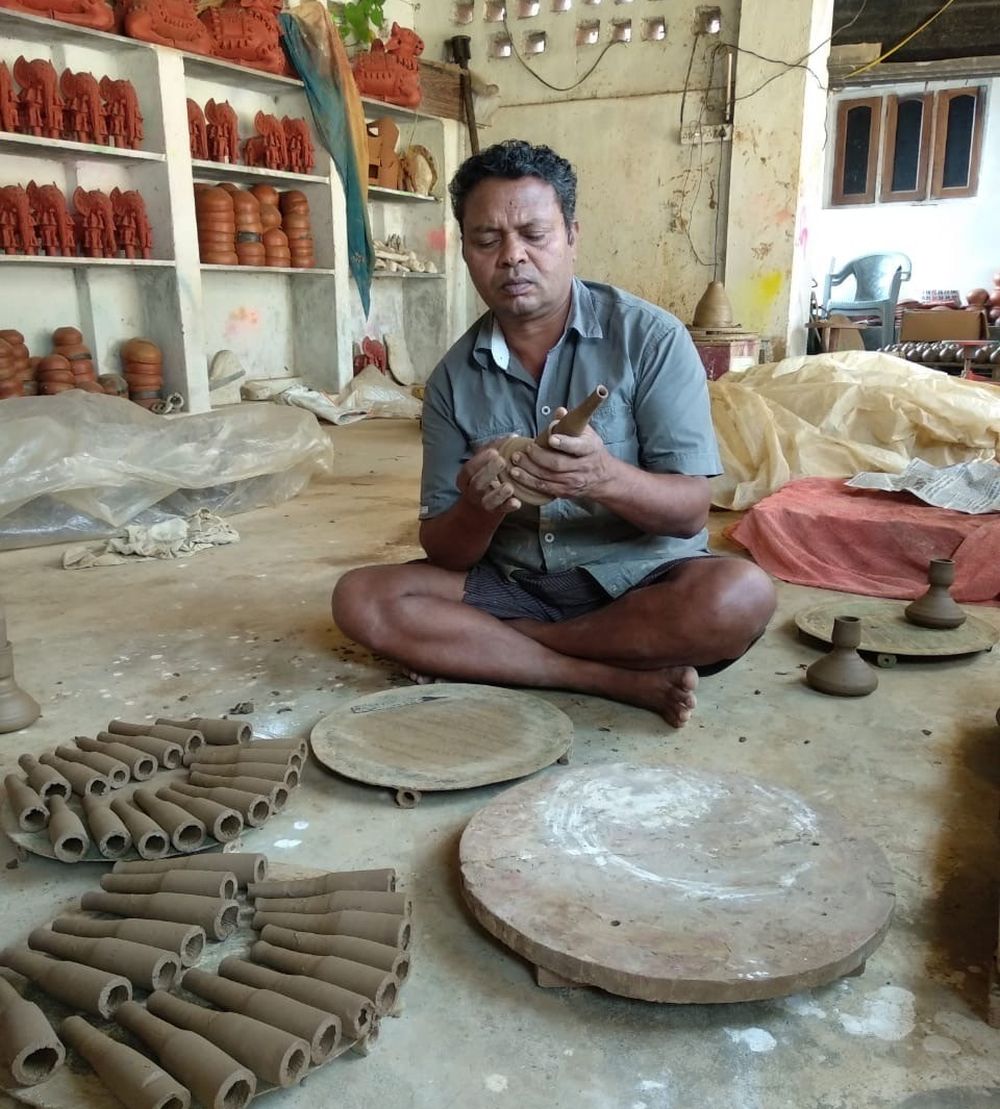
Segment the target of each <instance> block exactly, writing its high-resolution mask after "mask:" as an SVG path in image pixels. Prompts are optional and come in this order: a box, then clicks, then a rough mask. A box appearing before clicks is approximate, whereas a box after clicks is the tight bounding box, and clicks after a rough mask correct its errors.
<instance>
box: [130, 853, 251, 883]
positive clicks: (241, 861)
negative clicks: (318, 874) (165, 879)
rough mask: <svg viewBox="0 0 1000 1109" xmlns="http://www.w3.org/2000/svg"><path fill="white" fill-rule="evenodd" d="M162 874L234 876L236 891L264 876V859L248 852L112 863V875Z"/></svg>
mask: <svg viewBox="0 0 1000 1109" xmlns="http://www.w3.org/2000/svg"><path fill="white" fill-rule="evenodd" d="M165 870H215V871H220V870H221V871H223V872H225V873H229V874H234V875H235V876H236V881H237V882H238V883H239V884H240V887H241V888H242V887H245V886H246V885H248V884H249V883H250V882H262V881H263V880H264V878H265V876H266V875H267V856H266V855H258V854H256V853H254V852H249V851H227V852H226V853H225V854H224V855H191V856H186V857H184V858H180V859H163V860H160V861H157V862H132V861H129V862H120V863H115V866H114V870H113V873H114V874H162V873H163V872H164V871H165Z"/></svg>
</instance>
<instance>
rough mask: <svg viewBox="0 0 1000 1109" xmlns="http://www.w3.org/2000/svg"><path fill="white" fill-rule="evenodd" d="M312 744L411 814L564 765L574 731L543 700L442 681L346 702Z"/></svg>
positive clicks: (338, 768)
mask: <svg viewBox="0 0 1000 1109" xmlns="http://www.w3.org/2000/svg"><path fill="white" fill-rule="evenodd" d="M310 740H311V744H312V750H313V754H314V755H315V756H316V758H317V759H318V760H319V761H320V762H321V763H323V765H324V766H326V767H329V769H330V770H333V771H335V772H336V773H337V774H343V775H344V777H345V778H353V779H354V780H355V781H359V782H366V783H368V784H369V785H379V786H389V787H390V788H392V789H395V790H397V795H396V801H397V803H398V804H399V805H401V806H403V807H406V808H410V807H412V806H413V805H414V804H416V803H417V801H419V800H420V795H421V793H422V792H430V791H435V790H451V789H470V788H472V787H473V786H484V785H490V784H492V783H494V782H509V781H510V780H511V779H513V778H523V777H524V776H525V775H527V774H534V773H535V771H536V770H541V769H542V768H543V767H545V766H549V765H551V764H552V763H554V762H556V761H558V760H560V759H564V758H565V755H566V752H567V751H568V750H569V748H570V744H571V743H572V742H573V724H572V722H571V721H570V719H569V717H568V716H567V715H566V714H565V713H564V712H561V711H560V710H559V709H557V708H555V706H553V705H551V704H549V702H548V701H545V700H543V699H542V698H541V697H533V696H531V695H529V694H527V693H516V692H513V691H512V690H508V689H497V688H495V687H493V686H486V685H464V684H457V683H445V682H441V683H437V684H434V685H413V686H407V687H405V688H403V689H390V690H387V691H386V692H384V693H371V694H368V695H367V696H365V697H359V698H357V699H356V700H353V701H349V702H347V703H346V704H344V705H342V707H340V708H339V709H337V711H336V712H332V713H330V714H329V716H325V717H324V718H323V719H322V720H321V721H320V722H319V723H318V724H317V725H316V727H315V728H313V731H312V735H311V737H310Z"/></svg>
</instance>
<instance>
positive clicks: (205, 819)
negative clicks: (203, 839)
mask: <svg viewBox="0 0 1000 1109" xmlns="http://www.w3.org/2000/svg"><path fill="white" fill-rule="evenodd" d="M156 796H157V797H159V798H160V800H162V801H170V802H171V803H172V804H174V805H176V806H177V807H178V808H181V809H183V810H184V811H185V812H186V813H190V814H191V816H193V817H194V818H195V819H196V820H200V821H201V822H202V823H203V824H204V825H205V828H206V829H207V831H208V834H209V835H210V836H211V837H212V838H213V839H217V840H218V841H219V842H220V843H230V842H232V840H234V839H238V838H239V837H240V836H241V835H242V834H243V817H242V816H241V815H240V814H239V813H238V812H237V811H236V809H233V808H230V807H228V806H227V805H220V804H218V802H216V801H209V800H208V799H207V798H205V797H187V796H185V794H183V793H178V792H177V790H175V789H168V788H166V787H164V788H162V789H158V790H157V791H156Z"/></svg>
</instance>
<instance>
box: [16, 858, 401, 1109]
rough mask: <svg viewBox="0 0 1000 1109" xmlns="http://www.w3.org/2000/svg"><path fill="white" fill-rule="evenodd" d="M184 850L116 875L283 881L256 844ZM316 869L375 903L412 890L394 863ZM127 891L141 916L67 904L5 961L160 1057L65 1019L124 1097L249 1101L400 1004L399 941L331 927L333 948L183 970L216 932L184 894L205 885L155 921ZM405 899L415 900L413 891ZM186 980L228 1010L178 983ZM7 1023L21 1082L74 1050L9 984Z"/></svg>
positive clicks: (65, 1032) (262, 954) (119, 878)
mask: <svg viewBox="0 0 1000 1109" xmlns="http://www.w3.org/2000/svg"><path fill="white" fill-rule="evenodd" d="M175 862H179V863H180V864H183V865H175V866H171V865H170V863H168V862H140V863H117V864H116V866H115V870H114V873H113V874H112V875H107V876H105V877H106V879H110V880H111V884H116V883H122V882H124V883H125V884H129V883H135V882H137V881H138V880H143V879H150V878H152V879H155V880H156V881H157V882H158V884H159V885H160V887H161V888H165V887H171V888H172V887H174V886H176V885H177V883H179V882H180V883H183V882H184V881H185V880H191V881H194V882H203V881H206V880H207V881H210V882H213V883H218V884H219V885H218V888H220V889H224V890H225V891H228V890H229V889H231V888H232V886H233V885H236V886H239V887H241V888H242V887H244V886H246V885H247V884H248V883H249V884H250V885H253V886H256V887H258V888H263V889H265V890H266V891H267V892H268V893H269V894H270V893H277V892H278V889H277V885H280V884H277V885H276V884H269V883H266V882H265V875H266V859H265V858H264V857H263V856H259V855H247V854H237V853H231V854H223V855H212V856H200V857H199V858H197V859H194V858H188V859H183V860H175ZM230 865H231V867H232V869H231V870H226V869H225V868H226V867H227V866H230ZM199 867H203V869H199ZM319 881H320V882H321V883H322V885H323V888H324V890H325V891H327V892H326V895H327V896H333V895H336V894H341V895H344V897H345V898H346V901H347V902H349V903H351V904H367V903H368V901H367V897H368V896H370V895H383V896H386V897H393V898H401V897H402V895H399V894H395V893H394V891H393V887H394V885H395V873H394V872H393V871H391V870H379V871H348V872H343V873H339V874H328V875H324V876H323V877H322V879H320V880H319ZM104 884H105V882H102V885H104ZM293 885H294V883H293ZM310 888H315V887H310ZM292 892H293V893H296V894H298V893H299V892H301V891H300V890H299V889H295V890H293V891H292ZM91 896H93V895H85V896H84V898H83V900H82V902H81V906H82V907H83V908H84V909H87V908H96V907H97V906H96V905H93V904H91V903H90V902H89V901H88V898H90V897H91ZM125 896H127V897H129V896H130V897H132V898H133V899H135V900H134V901H133V904H134V905H135V906H136V908H137V909H138V912H136V911H134V910H130V911H132V915H131V916H129V917H126V918H125V919H123V920H117V921H114V920H111V921H109V920H98V919H94V918H91V917H85V916H82V915H78V914H72V915H66V916H63V917H60V918H58V919H57V920H55V921H53V922H52V925H51V927H50V928H41V929H36V930H35V931H34V932H32V934H31V936H30V937H29V941H28V946H27V947H19V948H10V949H8V950H6V951H4V952H2V953H0V964H3V965H5V966H8V967H10V968H11V969H13V970H16V971H17V972H18V973H20V974H22V975H24V976H25V977H27V978H29V979H30V980H31V981H32V982H34V983H35V984H36V985H37V986H38V987H39V988H41V989H42V990H43V991H44V992H46V993H49V994H50V995H51V996H52V997H54V998H56V999H57V1000H59V1001H61V1002H62V1003H63V1004H65V1005H68V1006H70V1007H71V1008H73V1009H76V1010H79V1011H82V1012H84V1013H87V1014H89V1015H90V1016H93V1017H98V1018H103V1019H113V1020H115V1021H116V1022H117V1023H118V1024H119V1025H120V1026H121V1027H122V1028H124V1029H126V1030H127V1031H129V1032H131V1033H132V1035H133V1036H134V1037H135V1038H136V1039H137V1040H138V1041H139V1042H140V1043H141V1044H142V1045H144V1046H145V1047H146V1048H147V1049H149V1050H151V1051H152V1053H153V1055H154V1056H155V1058H156V1059H157V1060H158V1062H159V1067H157V1066H156V1065H155V1064H154V1062H153V1061H152V1060H151V1059H150V1058H148V1057H147V1056H146V1055H144V1054H142V1053H141V1052H139V1051H137V1050H135V1049H134V1048H132V1047H129V1046H127V1045H126V1044H122V1043H120V1042H119V1041H117V1040H114V1039H112V1038H110V1037H109V1036H106V1035H104V1033H102V1032H100V1031H98V1030H97V1029H96V1028H94V1027H93V1026H92V1025H91V1024H90V1023H89V1022H88V1021H86V1020H84V1019H83V1018H82V1017H80V1016H71V1017H68V1018H67V1019H66V1020H64V1021H63V1022H62V1023H61V1025H60V1031H61V1033H62V1036H63V1038H64V1039H65V1040H66V1042H67V1043H68V1044H69V1045H70V1046H71V1047H73V1048H74V1049H75V1050H76V1051H77V1053H78V1054H79V1055H81V1056H82V1057H83V1058H84V1059H85V1060H86V1061H87V1062H88V1063H90V1065H91V1066H92V1067H93V1069H94V1070H95V1071H96V1072H97V1074H98V1076H99V1077H100V1078H101V1079H102V1081H103V1082H104V1083H105V1084H106V1085H107V1086H108V1088H109V1089H110V1090H111V1091H112V1092H113V1093H114V1094H115V1096H116V1097H117V1098H118V1100H119V1101H121V1102H122V1103H123V1104H125V1105H128V1106H130V1107H133V1106H135V1107H142V1109H146V1107H149V1109H153V1107H156V1109H162V1107H164V1106H166V1105H170V1106H171V1107H181V1109H186V1107H187V1106H189V1105H190V1103H191V1099H192V1096H193V1098H194V1099H195V1100H196V1101H198V1102H200V1103H201V1104H202V1105H206V1106H213V1107H215V1106H224V1107H227V1109H229V1107H232V1109H243V1107H244V1106H245V1105H246V1104H247V1103H248V1102H249V1101H250V1099H251V1098H252V1097H253V1096H254V1094H255V1093H257V1092H260V1091H259V1090H258V1083H259V1082H260V1083H266V1084H268V1085H273V1086H279V1087H287V1086H291V1085H294V1084H296V1083H297V1082H299V1081H300V1080H301V1079H302V1078H303V1077H304V1076H305V1074H306V1073H308V1072H309V1071H310V1069H311V1068H313V1067H316V1066H319V1065H321V1064H323V1063H324V1062H326V1061H327V1060H329V1059H330V1058H332V1057H333V1056H334V1054H339V1051H338V1049H341V1050H342V1047H341V1043H342V1040H349V1041H351V1042H352V1043H353V1046H355V1047H359V1048H361V1049H366V1048H367V1047H368V1046H370V1045H371V1043H373V1042H374V1039H375V1037H376V1036H377V1032H378V1021H379V1018H380V1017H381V1016H382V1015H384V1014H386V1013H388V1012H391V1011H393V1010H394V1009H395V1008H396V1007H397V999H398V992H399V988H400V985H401V983H402V981H403V980H404V979H405V977H406V975H407V973H408V971H409V956H408V954H406V952H405V951H404V950H403V949H402V948H400V947H394V946H392V945H386V944H382V943H379V942H376V941H373V940H370V939H366V938H364V937H361V936H355V935H351V934H347V933H343V934H328V935H326V936H324V937H320V938H322V939H324V941H325V943H326V945H327V946H328V948H329V952H328V953H324V954H321V955H312V954H308V953H303V951H302V949H301V948H298V947H291V948H286V947H282V946H279V945H278V944H270V943H267V942H263V941H262V942H260V943H257V944H255V945H254V947H253V949H252V951H251V956H252V958H253V959H254V960H256V962H249V961H246V960H244V959H239V958H228V959H225V960H223V962H222V963H221V965H220V968H219V974H218V975H216V974H210V973H207V972H204V971H200V970H197V969H187V970H185V969H184V968H186V967H190V966H191V964H192V963H193V962H195V961H197V959H198V958H199V957H200V955H201V952H202V950H203V947H204V943H205V935H206V933H205V929H204V927H203V925H202V924H201V923H197V922H196V921H195V914H194V910H193V909H191V908H190V907H189V906H188V905H187V904H186V902H185V901H184V898H185V897H192V898H195V899H199V896H198V895H187V894H178V895H174V897H172V898H171V900H172V901H175V902H177V903H178V907H177V908H176V909H175V910H174V911H173V916H172V920H173V923H170V922H167V921H164V920H161V919H157V918H156V916H155V913H154V910H153V907H152V904H151V903H150V902H148V901H142V900H141V899H142V898H144V897H149V896H150V895H145V894H133V895H125ZM312 896H316V895H312ZM200 899H202V900H210V899H209V898H200ZM295 899H296V898H292V899H291V900H295ZM234 904H235V902H234ZM385 904H386V905H388V903H387V902H386V903H385ZM396 904H397V902H396V901H393V905H396ZM399 904H400V905H402V907H404V908H405V909H406V910H407V912H408V910H409V901H408V899H406V898H403V899H402V901H401V902H399ZM158 908H159V907H158ZM101 911H105V912H114V911H116V910H115V909H111V908H102V910H101ZM117 911H119V912H122V911H124V906H122V907H121V908H120V909H118V910H117ZM383 915H390V916H392V915H395V914H383V913H378V912H366V911H364V910H358V911H356V916H358V917H359V918H360V917H371V918H375V917H379V916H383ZM398 915H403V914H398ZM185 916H186V917H187V918H188V919H186V920H185V919H179V918H184V917H185ZM406 920H407V923H408V921H409V917H408V915H407V916H406ZM205 923H208V922H207V921H205ZM210 927H211V925H210ZM210 934H211V933H210ZM408 936H409V930H408V928H407V933H406V938H407V940H408ZM156 945H159V946H156ZM39 952H45V953H46V954H39ZM50 956H54V957H50ZM258 963H264V964H266V965H264V966H261V965H258ZM279 964H280V967H279V969H272V968H274V967H275V966H277V965H279ZM281 968H284V969H281ZM178 985H179V986H180V988H182V989H183V990H186V991H188V992H189V993H190V994H192V995H194V996H195V997H197V998H200V999H201V1000H203V1001H207V1002H209V1003H210V1004H211V1005H214V1006H217V1008H215V1009H210V1008H207V1007H206V1006H204V1005H200V1004H193V1003H192V1002H190V1001H187V1000H184V999H183V998H181V997H177V996H175V995H173V994H171V993H169V992H168V991H169V990H170V989H171V988H172V987H176V986H178ZM133 987H137V988H141V989H145V990H150V991H152V992H150V994H149V997H148V999H147V1003H146V1007H145V1008H143V1007H142V1006H141V1005H139V1004H138V1003H136V1002H134V1001H133V1000H132V999H131V998H132V988H133ZM0 1029H2V1030H4V1031H8V1032H9V1034H8V1035H5V1036H4V1037H3V1038H2V1039H0V1068H5V1069H6V1070H7V1072H8V1074H13V1076H14V1081H15V1083H16V1084H19V1085H29V1084H34V1083H36V1082H39V1081H43V1080H44V1079H46V1078H48V1077H49V1076H50V1075H51V1073H52V1071H53V1070H54V1069H55V1068H56V1067H57V1066H59V1065H60V1064H61V1063H62V1061H63V1058H64V1055H65V1053H64V1049H63V1048H62V1045H61V1044H60V1043H59V1041H58V1039H56V1037H55V1035H54V1034H53V1033H52V1030H51V1028H50V1027H49V1025H48V1023H47V1022H46V1021H45V1018H44V1017H43V1016H42V1014H41V1012H40V1011H39V1010H38V1009H37V1008H36V1007H34V1006H31V1005H29V1004H28V1003H26V1002H24V1001H23V999H21V998H20V997H19V995H18V994H17V993H16V991H14V990H13V989H11V988H9V987H8V988H7V989H4V990H3V991H2V992H0ZM29 1060H34V1062H33V1063H29ZM161 1068H162V1069H161Z"/></svg>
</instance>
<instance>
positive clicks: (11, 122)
mask: <svg viewBox="0 0 1000 1109" xmlns="http://www.w3.org/2000/svg"><path fill="white" fill-rule="evenodd" d="M17 115H18V113H17V96H16V95H15V93H14V82H13V81H12V80H11V76H10V70H9V69H8V68H7V63H6V62H0V131H17V130H18V126H17V125H18V118H17Z"/></svg>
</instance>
